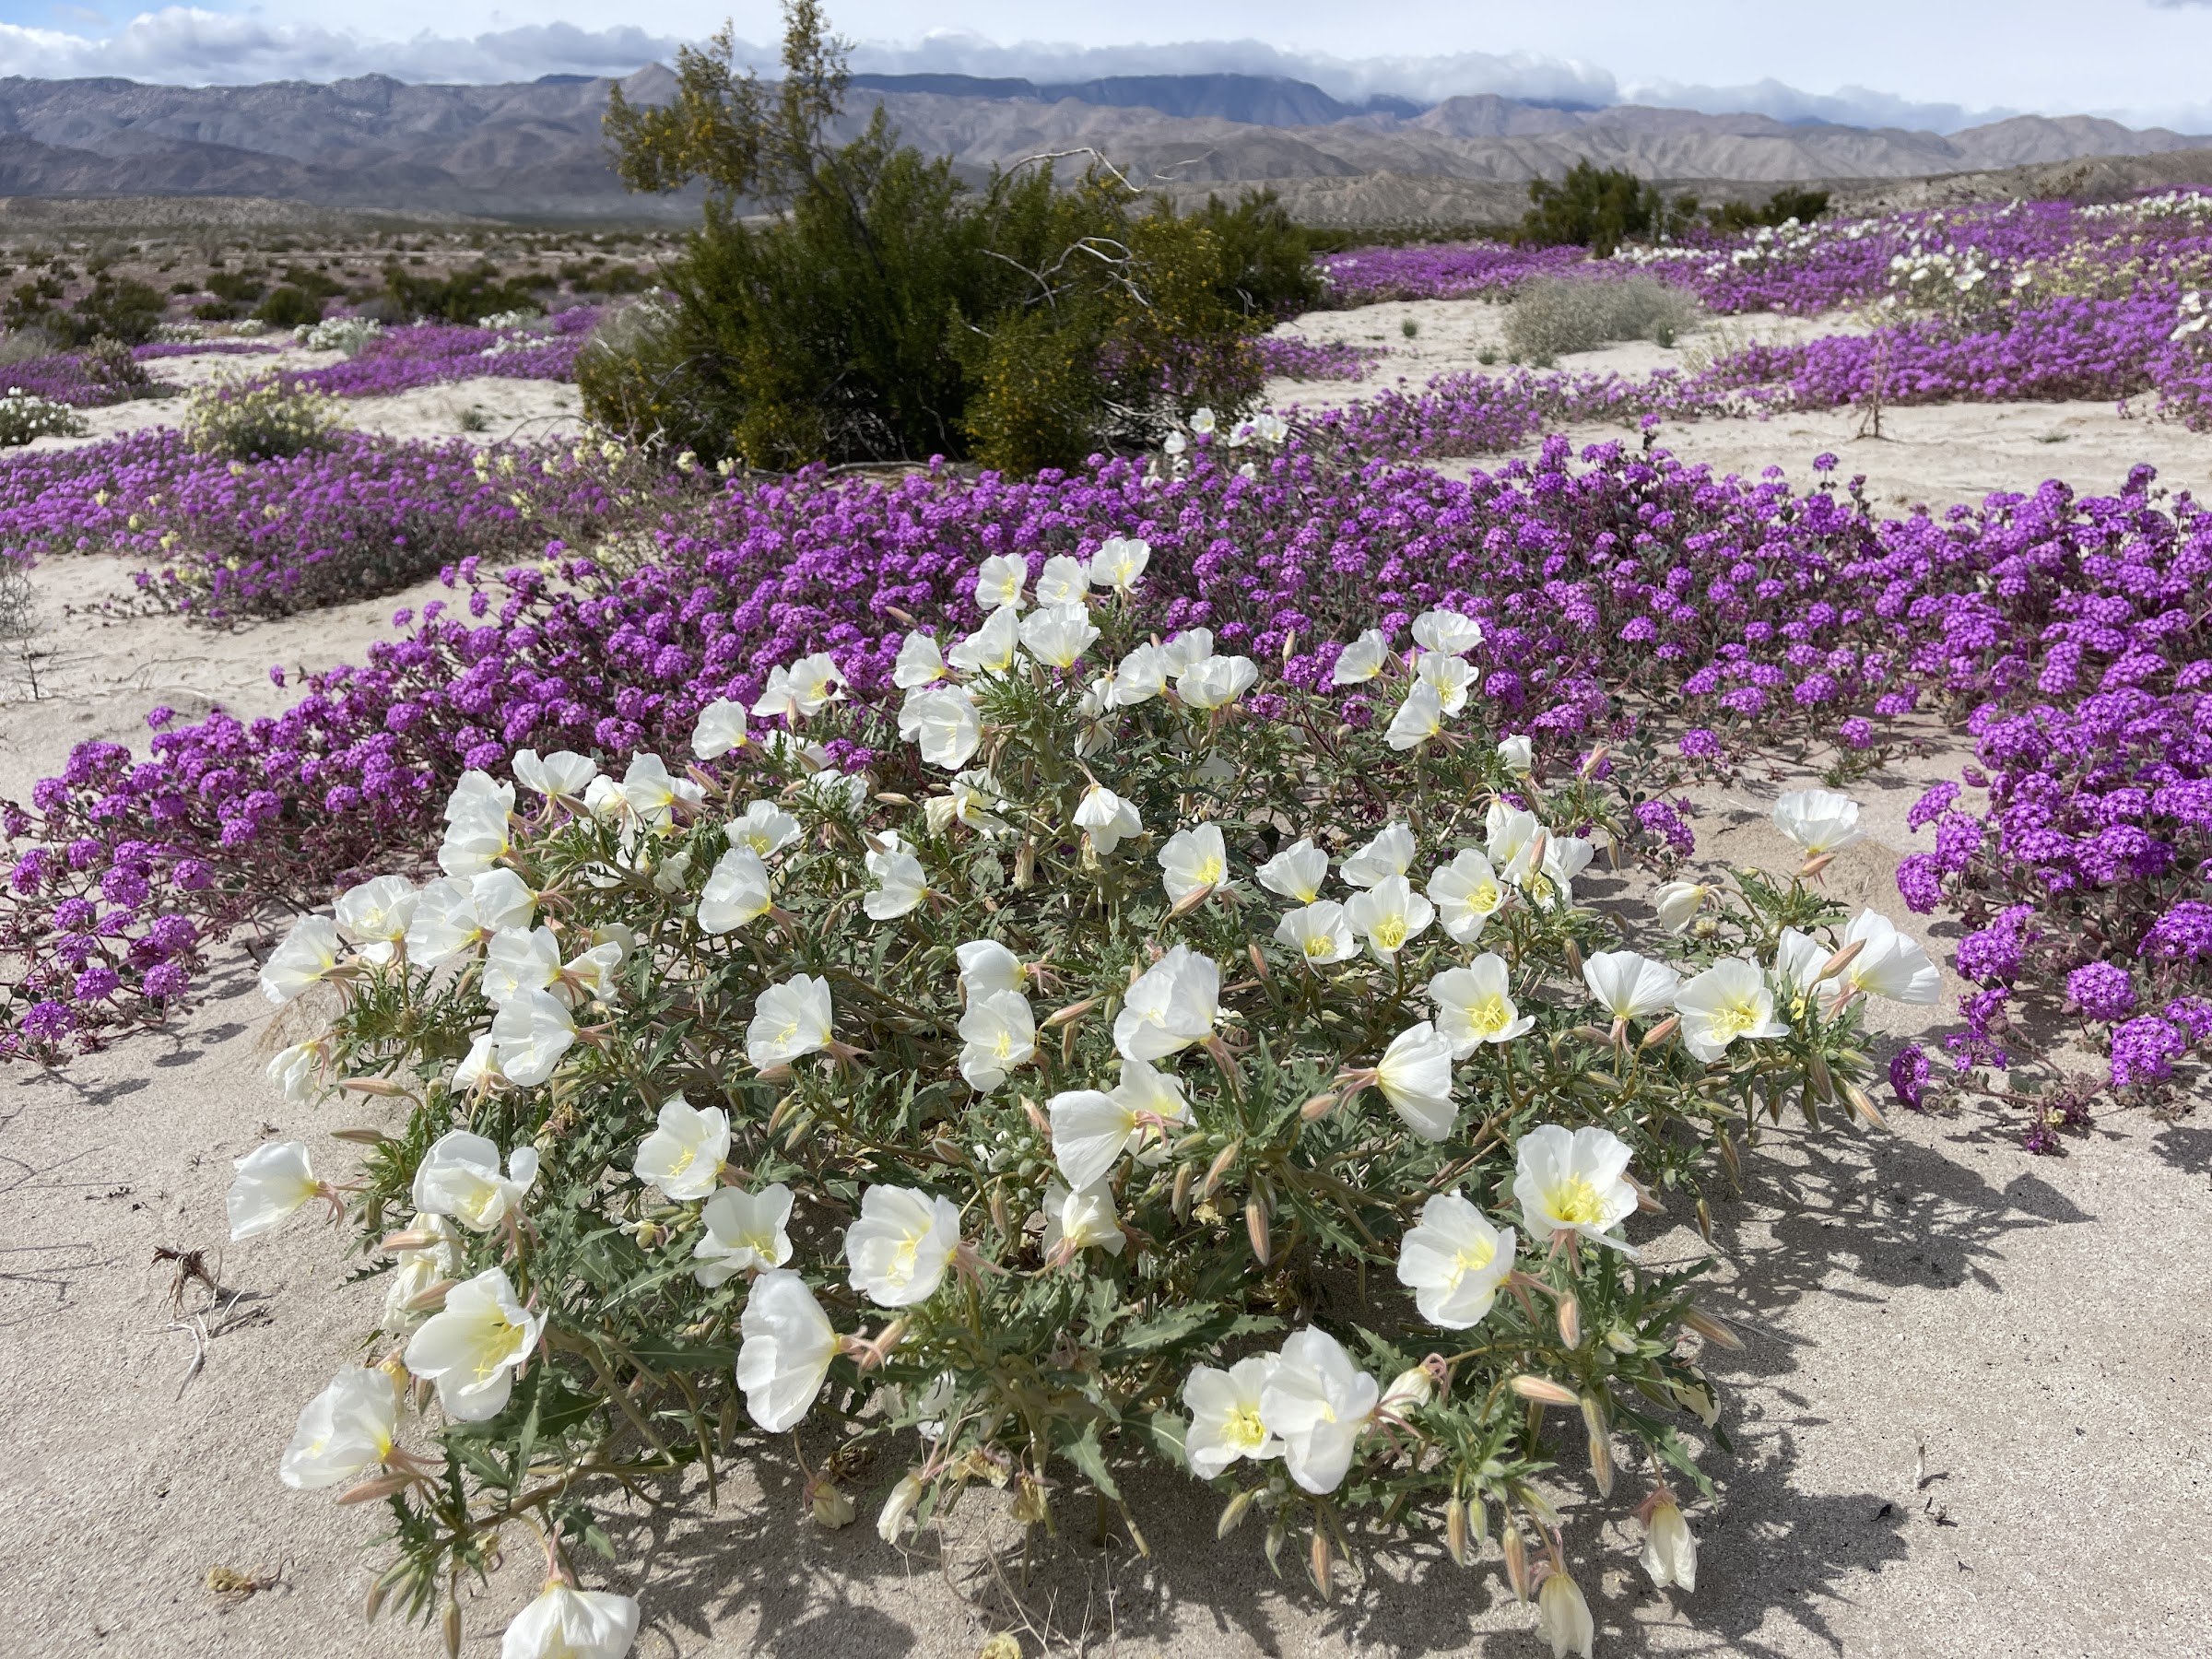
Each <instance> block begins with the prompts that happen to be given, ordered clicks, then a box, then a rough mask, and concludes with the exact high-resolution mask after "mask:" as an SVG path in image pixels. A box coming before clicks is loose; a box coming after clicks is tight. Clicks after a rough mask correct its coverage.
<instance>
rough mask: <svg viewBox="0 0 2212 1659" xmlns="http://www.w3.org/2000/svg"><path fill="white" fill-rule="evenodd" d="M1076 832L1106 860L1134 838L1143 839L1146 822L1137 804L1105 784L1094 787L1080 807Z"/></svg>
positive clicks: (1097, 784)
mask: <svg viewBox="0 0 2212 1659" xmlns="http://www.w3.org/2000/svg"><path fill="white" fill-rule="evenodd" d="M1076 828H1077V829H1078V830H1082V831H1083V833H1084V834H1085V835H1087V836H1088V837H1089V838H1090V845H1091V850H1092V851H1093V852H1095V853H1097V854H1098V855H1099V856H1100V858H1105V857H1108V856H1110V855H1111V854H1112V852H1113V850H1114V849H1115V848H1116V847H1118V846H1120V845H1121V844H1122V843H1123V842H1124V841H1127V840H1128V839H1129V838H1130V837H1131V836H1135V835H1142V834H1143V833H1144V832H1145V820H1144V819H1143V818H1140V817H1139V816H1138V815H1137V810H1136V803H1135V802H1134V801H1126V800H1124V799H1123V798H1122V797H1121V796H1120V795H1118V794H1114V793H1113V791H1112V790H1111V789H1108V788H1107V787H1106V786H1105V785H1104V784H1103V783H1093V784H1092V785H1091V786H1090V787H1089V788H1088V789H1087V790H1085V791H1084V792H1083V798H1082V800H1080V801H1079V802H1077V804H1076Z"/></svg>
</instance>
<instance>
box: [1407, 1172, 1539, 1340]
mask: <svg viewBox="0 0 2212 1659" xmlns="http://www.w3.org/2000/svg"><path fill="white" fill-rule="evenodd" d="M1513 1246H1514V1239H1513V1230H1512V1228H1510V1227H1508V1228H1503V1229H1500V1228H1496V1227H1492V1226H1491V1225H1490V1219H1489V1218H1488V1216H1486V1215H1484V1214H1483V1213H1482V1211H1480V1210H1479V1209H1477V1208H1476V1206H1474V1205H1473V1204H1471V1203H1469V1202H1468V1201H1467V1200H1466V1199H1465V1198H1463V1197H1461V1196H1460V1195H1459V1194H1457V1193H1438V1194H1435V1195H1434V1196H1432V1197H1431V1198H1430V1200H1429V1202H1428V1203H1426V1204H1424V1205H1423V1206H1421V1218H1420V1221H1419V1222H1418V1224H1417V1225H1416V1226H1415V1227H1414V1228H1413V1229H1412V1230H1410V1231H1408V1232H1407V1233H1406V1239H1405V1242H1404V1243H1402V1244H1400V1245H1399V1247H1398V1283H1399V1284H1401V1285H1403V1286H1405V1287H1406V1288H1407V1289H1408V1290H1410V1291H1412V1292H1413V1303H1414V1306H1415V1307H1417V1308H1418V1309H1419V1310H1420V1311H1421V1317H1422V1318H1423V1319H1425V1320H1427V1321H1428V1322H1429V1323H1430V1324H1432V1325H1435V1326H1437V1327H1439V1328H1440V1329H1442V1330H1446V1331H1464V1330H1466V1329H1467V1328H1468V1327H1469V1326H1471V1325H1476V1324H1480V1323H1481V1322H1482V1317H1483V1315H1484V1314H1486V1313H1488V1312H1489V1311H1490V1304H1491V1302H1493V1301H1495V1300H1497V1297H1498V1287H1499V1286H1500V1285H1502V1284H1504V1283H1505V1278H1506V1275H1508V1274H1509V1273H1511V1272H1512V1270H1513Z"/></svg>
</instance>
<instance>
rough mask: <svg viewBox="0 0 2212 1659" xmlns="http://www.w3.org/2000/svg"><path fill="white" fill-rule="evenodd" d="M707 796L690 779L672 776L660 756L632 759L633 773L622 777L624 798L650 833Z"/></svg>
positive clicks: (637, 756)
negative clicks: (681, 807)
mask: <svg viewBox="0 0 2212 1659" xmlns="http://www.w3.org/2000/svg"><path fill="white" fill-rule="evenodd" d="M706 794H707V792H706V791H705V790H703V789H701V788H700V786H699V785H698V784H696V783H694V782H691V780H690V779H688V778H677V777H671V776H670V775H669V771H668V764H667V762H666V761H665V760H663V759H661V758H660V757H659V756H658V755H651V754H641V755H633V756H631V757H630V761H629V771H626V772H624V773H623V774H622V798H623V800H625V801H626V802H628V803H629V810H630V813H631V815H632V816H633V817H635V818H636V819H637V821H638V822H639V823H641V824H642V825H644V826H645V827H646V828H647V829H648V830H660V829H665V828H666V827H667V826H669V825H671V824H673V823H674V822H675V821H676V814H677V807H678V806H683V807H686V808H689V807H694V806H698V805H699V804H700V802H701V801H703V800H705V799H706Z"/></svg>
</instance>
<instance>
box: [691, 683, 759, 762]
mask: <svg viewBox="0 0 2212 1659" xmlns="http://www.w3.org/2000/svg"><path fill="white" fill-rule="evenodd" d="M746 743H747V737H746V733H745V705H744V704H743V703H741V702H735V701H733V700H730V699H729V698H726V697H718V698H716V699H715V700H713V701H712V702H711V703H709V704H708V705H707V706H706V707H705V708H703V709H701V710H700V712H699V718H698V719H697V720H694V721H693V722H692V723H691V752H692V753H693V754H694V755H696V756H698V757H699V759H701V760H719V759H722V758H723V756H724V755H726V754H728V753H729V752H730V751H731V750H732V749H741V748H743V747H745V746H746Z"/></svg>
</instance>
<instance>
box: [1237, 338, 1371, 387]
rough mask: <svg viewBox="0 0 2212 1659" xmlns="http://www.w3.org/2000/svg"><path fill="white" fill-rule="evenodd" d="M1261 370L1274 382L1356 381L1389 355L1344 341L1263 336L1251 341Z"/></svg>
mask: <svg viewBox="0 0 2212 1659" xmlns="http://www.w3.org/2000/svg"><path fill="white" fill-rule="evenodd" d="M1253 349H1254V350H1255V351H1257V352H1258V353H1259V357H1260V371H1261V372H1262V373H1263V374H1265V375H1266V376H1268V377H1269V378H1270V379H1274V380H1297V381H1326V380H1358V379H1359V377H1360V376H1362V375H1364V374H1365V373H1367V371H1369V370H1371V369H1372V368H1373V367H1374V366H1375V364H1376V363H1378V362H1380V361H1381V360H1382V359H1384V358H1386V357H1388V356H1389V355H1390V347H1387V346H1358V345H1354V344H1352V343H1351V342H1349V341H1347V340H1309V339H1306V338H1305V337H1303V336H1302V335H1261V336H1260V337H1259V338H1258V339H1256V340H1254V341H1253Z"/></svg>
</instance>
